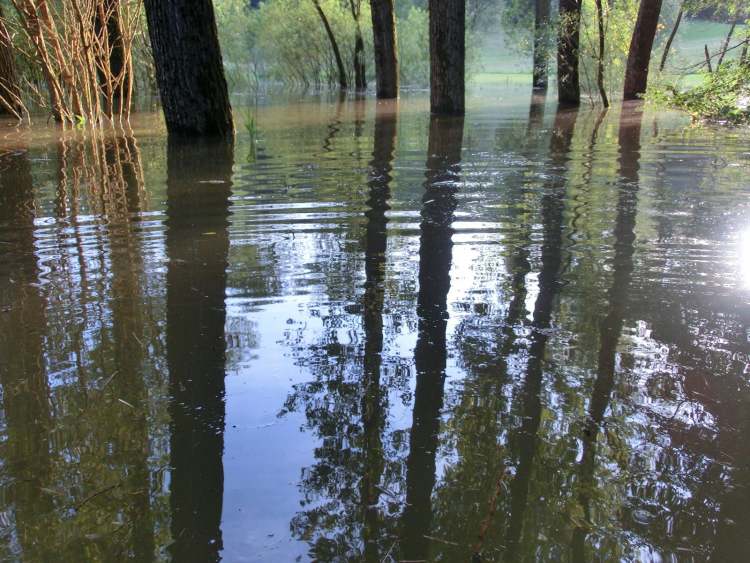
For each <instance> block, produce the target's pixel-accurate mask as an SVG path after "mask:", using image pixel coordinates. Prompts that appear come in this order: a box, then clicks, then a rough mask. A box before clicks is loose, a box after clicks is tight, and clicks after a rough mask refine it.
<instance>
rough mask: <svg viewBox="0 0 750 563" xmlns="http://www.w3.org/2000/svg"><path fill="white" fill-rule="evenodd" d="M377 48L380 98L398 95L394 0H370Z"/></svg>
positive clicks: (376, 58) (377, 74) (376, 81)
mask: <svg viewBox="0 0 750 563" xmlns="http://www.w3.org/2000/svg"><path fill="white" fill-rule="evenodd" d="M370 11H371V12H372V40H373V45H374V48H375V88H376V92H377V97H378V98H379V99H390V98H397V97H398V51H397V48H396V45H397V41H396V16H395V12H394V10H393V0H370Z"/></svg>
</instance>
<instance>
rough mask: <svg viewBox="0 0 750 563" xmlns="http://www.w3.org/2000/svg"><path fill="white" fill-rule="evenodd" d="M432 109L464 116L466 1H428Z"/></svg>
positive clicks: (437, 111) (440, 113) (436, 111)
mask: <svg viewBox="0 0 750 563" xmlns="http://www.w3.org/2000/svg"><path fill="white" fill-rule="evenodd" d="M429 10H430V109H431V111H432V113H434V114H439V115H463V114H464V109H465V101H464V96H465V85H464V80H465V77H464V72H465V70H464V69H465V63H466V39H465V32H466V2H465V0H429Z"/></svg>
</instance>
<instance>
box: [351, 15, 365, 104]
mask: <svg viewBox="0 0 750 563" xmlns="http://www.w3.org/2000/svg"><path fill="white" fill-rule="evenodd" d="M360 2H362V0H349V6H350V7H351V10H352V18H353V19H354V87H355V88H356V89H357V90H367V73H366V72H365V40H364V39H363V38H362V26H361V25H360V23H359V21H360V14H361V13H362V10H361V4H360Z"/></svg>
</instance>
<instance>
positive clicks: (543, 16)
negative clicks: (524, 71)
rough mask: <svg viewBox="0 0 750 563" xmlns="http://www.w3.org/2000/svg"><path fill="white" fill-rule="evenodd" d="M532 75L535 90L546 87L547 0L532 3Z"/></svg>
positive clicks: (547, 69) (547, 54) (547, 62)
mask: <svg viewBox="0 0 750 563" xmlns="http://www.w3.org/2000/svg"><path fill="white" fill-rule="evenodd" d="M534 8H535V10H534V76H533V85H534V89H535V90H546V89H547V74H548V73H549V49H548V45H547V26H548V25H549V0H536V2H535V4H534Z"/></svg>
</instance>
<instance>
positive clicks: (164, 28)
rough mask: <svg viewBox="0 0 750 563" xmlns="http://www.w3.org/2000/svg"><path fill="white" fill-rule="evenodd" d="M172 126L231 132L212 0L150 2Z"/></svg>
mask: <svg viewBox="0 0 750 563" xmlns="http://www.w3.org/2000/svg"><path fill="white" fill-rule="evenodd" d="M144 5H145V8H146V18H147V21H148V31H149V36H150V37H151V46H152V49H153V53H154V63H155V67H156V79H157V82H158V84H159V92H160V93H161V102H162V106H163V107H164V117H165V120H166V123H167V130H168V131H169V133H171V134H175V135H180V136H229V135H231V134H232V133H233V131H234V124H233V122H232V108H231V106H230V104H229V91H228V89H227V81H226V78H225V77H224V66H223V64H222V59H221V49H220V47H219V38H218V33H217V30H216V18H215V16H214V9H213V5H212V3H211V0H144Z"/></svg>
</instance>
